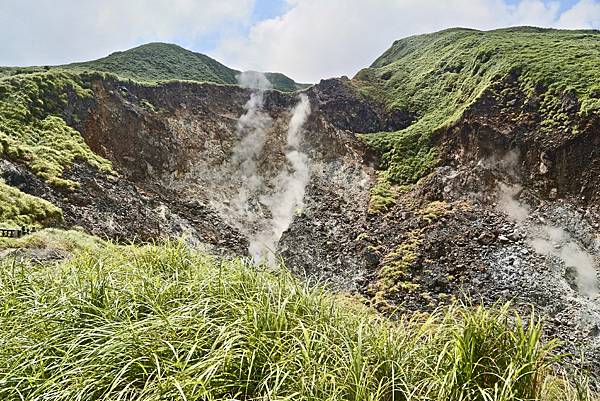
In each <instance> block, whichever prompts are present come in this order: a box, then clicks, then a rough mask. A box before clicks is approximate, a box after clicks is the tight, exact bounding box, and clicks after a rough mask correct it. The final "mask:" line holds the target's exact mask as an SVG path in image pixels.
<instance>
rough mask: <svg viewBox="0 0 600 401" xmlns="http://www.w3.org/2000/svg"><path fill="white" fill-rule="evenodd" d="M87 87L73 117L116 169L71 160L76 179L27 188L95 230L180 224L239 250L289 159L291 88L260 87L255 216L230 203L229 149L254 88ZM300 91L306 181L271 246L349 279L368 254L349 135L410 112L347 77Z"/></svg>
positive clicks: (294, 98) (170, 230)
mask: <svg viewBox="0 0 600 401" xmlns="http://www.w3.org/2000/svg"><path fill="white" fill-rule="evenodd" d="M92 88H93V92H94V102H93V104H91V105H90V104H85V105H84V104H80V105H74V106H73V110H76V111H78V113H79V114H80V115H81V116H80V118H79V119H78V120H77V121H80V122H78V123H77V124H74V126H75V127H76V128H77V129H79V130H80V132H81V133H82V135H83V137H84V138H85V140H86V142H87V143H88V144H89V146H90V147H91V148H92V150H94V151H95V152H96V153H98V154H100V155H102V156H103V157H106V158H107V159H109V160H111V161H112V163H113V166H114V169H115V171H116V172H117V174H118V177H109V176H106V175H104V174H101V173H99V172H95V171H94V170H93V169H91V168H89V167H86V166H85V165H81V164H76V165H75V166H74V168H73V169H71V170H70V171H68V172H67V173H66V176H68V178H70V179H72V180H74V181H76V182H79V183H80V184H81V187H80V188H79V189H76V190H74V191H72V192H69V191H65V192H64V193H63V194H62V195H58V194H56V190H52V189H50V188H46V187H45V184H44V183H42V182H39V180H38V181H36V184H35V185H33V186H32V187H31V188H28V191H29V192H31V193H34V194H38V195H40V196H42V197H45V198H47V199H49V200H51V201H53V202H54V203H56V204H57V205H59V206H61V207H62V208H63V210H65V218H66V224H67V225H80V226H84V227H85V228H86V229H88V230H89V231H91V232H92V233H94V234H98V235H101V236H108V237H111V238H123V239H124V238H139V239H141V240H145V239H150V238H158V237H168V236H179V235H185V236H186V237H187V238H188V239H189V240H191V241H195V242H202V243H207V244H211V245H213V246H215V247H216V248H220V249H223V250H226V251H231V252H234V253H236V254H246V252H247V248H248V242H249V240H250V239H251V238H252V237H253V236H255V235H257V234H260V231H261V229H262V227H261V226H260V225H259V224H258V223H257V222H258V221H261V220H264V219H268V218H269V214H270V211H269V208H268V207H267V206H266V205H265V200H264V198H266V197H268V196H269V195H270V194H271V193H272V192H273V191H274V187H275V183H276V181H277V177H278V175H280V174H281V172H282V171H286V170H287V169H288V164H287V161H286V151H288V148H287V144H286V134H287V129H288V127H289V124H290V117H291V110H292V109H293V107H294V106H295V105H296V104H297V103H298V101H299V98H298V95H297V94H284V93H281V92H277V91H266V92H264V93H263V94H262V96H263V98H264V99H263V105H262V109H261V111H262V113H264V114H265V115H266V117H267V118H268V124H267V125H266V128H265V142H264V146H263V148H262V151H261V152H260V156H259V157H258V158H257V159H256V160H255V162H256V163H255V164H256V168H257V174H258V175H260V178H261V182H262V184H261V185H262V186H261V191H262V192H261V193H256V194H253V198H252V199H251V201H250V202H249V209H250V211H249V213H250V214H252V216H249V215H244V218H241V216H240V214H239V213H236V210H235V207H234V205H233V203H234V200H235V198H236V196H238V193H239V191H240V187H241V186H242V184H243V183H242V181H243V177H242V175H241V174H240V171H239V170H240V166H239V165H236V164H235V163H232V155H233V153H234V149H235V148H236V146H239V144H240V140H241V138H240V133H239V132H238V131H239V129H238V120H239V118H240V116H241V115H243V114H244V113H245V112H246V109H245V108H244V106H245V104H246V102H248V100H249V99H250V97H251V96H252V93H253V91H252V90H249V89H243V88H240V87H237V86H220V85H199V84H192V83H169V84H164V85H160V86H157V87H143V86H137V85H133V84H131V85H125V84H123V83H119V82H113V81H111V80H97V81H94V82H93V84H92ZM342 88H343V90H341V89H342ZM305 95H306V96H307V97H308V101H309V103H310V109H311V112H310V114H309V115H308V118H307V120H306V122H305V123H304V124H303V140H302V141H301V143H300V145H299V151H301V152H303V153H304V154H306V156H307V157H308V159H309V166H310V181H309V183H308V185H307V188H306V194H305V196H304V202H303V203H304V205H303V207H302V208H301V209H300V210H297V211H296V213H295V216H294V219H293V222H292V224H291V226H290V227H289V229H288V230H287V231H285V232H284V234H283V238H282V239H281V243H280V249H279V251H281V253H282V254H283V255H284V258H285V260H286V262H287V263H288V265H289V267H290V268H291V269H293V270H294V271H297V272H299V273H301V272H308V273H311V274H315V275H317V276H324V277H325V278H326V279H329V280H330V281H332V282H333V283H335V285H336V286H338V287H340V288H345V289H354V290H358V289H359V287H360V286H361V285H362V284H364V283H363V281H364V277H365V275H366V272H367V270H368V267H369V264H372V260H371V259H368V258H365V257H364V255H362V254H361V253H360V252H354V251H353V250H354V249H355V248H356V244H355V243H354V242H353V241H354V239H355V238H356V237H357V236H358V235H359V234H360V233H361V232H362V231H363V229H362V226H364V225H365V224H366V220H367V209H368V207H367V206H368V202H369V189H370V187H371V185H372V183H373V179H374V171H373V165H374V163H375V158H374V156H373V155H372V154H371V153H370V152H369V151H368V150H367V149H366V148H365V147H364V145H363V144H362V143H361V142H360V141H358V140H357V138H356V135H355V134H356V132H361V131H363V130H364V131H379V130H382V129H394V128H398V127H401V126H404V125H406V124H408V122H407V121H408V119H409V118H408V117H406V116H400V117H399V116H397V115H386V114H385V113H384V112H383V108H382V107H379V106H376V105H373V104H370V103H368V102H367V101H366V100H365V99H362V98H361V97H360V96H358V95H356V94H355V92H353V89H352V88H351V86H350V85H349V84H348V82H346V81H339V82H337V81H336V82H329V81H324V82H323V83H322V84H320V85H317V86H315V87H313V88H311V89H309V90H307V91H305ZM29 178H31V179H32V180H33V181H35V179H34V177H29ZM29 178H28V179H27V180H26V181H29V182H32V181H31V180H29ZM61 196H62V198H61ZM63 198H64V199H63ZM253 216H254V217H253ZM361 280H363V281H361Z"/></svg>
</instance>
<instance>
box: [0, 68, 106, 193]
mask: <svg viewBox="0 0 600 401" xmlns="http://www.w3.org/2000/svg"><path fill="white" fill-rule="evenodd" d="M70 96H77V97H80V98H86V97H91V96H92V94H91V91H90V90H89V89H88V88H86V87H85V85H84V83H83V82H82V80H81V78H80V77H79V76H78V75H76V74H72V73H67V72H62V71H53V70H51V71H47V72H38V73H32V74H19V75H14V76H6V77H4V78H0V157H4V158H8V159H11V160H15V161H18V162H20V163H24V164H25V165H27V166H28V167H29V168H30V169H31V171H33V172H34V173H36V174H37V175H39V176H40V177H42V178H44V179H45V180H46V181H48V182H49V183H51V184H54V185H59V186H74V185H75V183H74V182H71V181H68V180H65V179H63V178H62V173H63V170H64V169H65V168H66V167H69V166H70V165H71V164H72V163H73V161H74V160H75V159H79V160H85V161H87V162H88V163H89V164H90V165H92V166H95V167H97V168H98V169H101V170H103V171H107V172H108V171H110V169H111V165H110V162H109V161H108V160H105V159H103V158H101V157H100V156H98V155H96V154H95V153H94V152H92V151H91V149H90V148H89V147H88V146H87V144H86V143H85V141H84V140H83V138H82V137H81V134H80V133H79V132H77V131H76V130H74V129H73V128H71V127H69V126H68V125H67V124H66V123H65V121H64V119H63V118H62V115H63V113H64V110H65V109H67V106H68V104H69V102H70V99H69V97H70Z"/></svg>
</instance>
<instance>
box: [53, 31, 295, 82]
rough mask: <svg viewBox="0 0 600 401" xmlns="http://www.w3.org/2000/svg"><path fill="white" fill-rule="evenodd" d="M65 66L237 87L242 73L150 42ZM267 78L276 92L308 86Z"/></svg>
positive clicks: (146, 78)
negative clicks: (237, 79) (237, 78)
mask: <svg viewBox="0 0 600 401" xmlns="http://www.w3.org/2000/svg"><path fill="white" fill-rule="evenodd" d="M63 67H64V68H68V69H75V70H92V71H102V72H108V73H113V74H116V75H118V76H120V77H122V78H130V79H133V80H136V81H143V82H156V81H168V80H189V81H199V82H213V83H218V84H232V85H234V84H236V83H237V81H236V78H235V76H236V75H237V74H238V73H239V71H237V70H234V69H231V68H229V67H227V66H225V65H223V64H221V63H219V62H218V61H216V60H214V59H212V58H210V57H208V56H206V55H204V54H201V53H195V52H192V51H189V50H186V49H184V48H182V47H180V46H177V45H174V44H168V43H148V44H145V45H142V46H138V47H135V48H133V49H129V50H126V51H122V52H115V53H112V54H111V55H109V56H107V57H104V58H101V59H98V60H94V61H87V62H82V63H74V64H69V65H66V66H63ZM266 75H267V78H268V79H269V80H270V81H271V83H272V84H273V87H274V88H275V89H277V90H281V91H284V92H291V91H295V90H298V89H302V88H304V87H305V85H302V84H296V83H295V82H294V81H293V80H292V79H291V78H289V77H287V76H285V75H283V74H278V73H277V74H276V73H267V74H266Z"/></svg>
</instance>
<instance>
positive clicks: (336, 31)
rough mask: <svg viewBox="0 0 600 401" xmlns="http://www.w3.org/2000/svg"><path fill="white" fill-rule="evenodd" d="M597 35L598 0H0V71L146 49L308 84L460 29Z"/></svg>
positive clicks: (352, 71) (350, 71) (350, 72)
mask: <svg viewBox="0 0 600 401" xmlns="http://www.w3.org/2000/svg"><path fill="white" fill-rule="evenodd" d="M517 25H533V26H542V27H555V28H568V29H574V28H586V29H590V28H595V29H598V28H600V0H562V1H552V0H126V1H124V0H85V1H82V0H2V9H1V10H0V35H2V37H3V38H4V40H2V41H0V65H52V64H62V63H67V62H73V61H81V60H90V59H94V58H99V57H102V56H105V55H107V54H109V53H111V52H114V51H117V50H125V49H128V48H131V47H133V46H136V45H139V44H142V43H146V42H149V41H162V42H171V43H177V44H179V45H181V46H183V47H186V48H188V49H191V50H195V51H199V52H202V53H206V54H208V55H210V56H211V57H214V58H216V59H217V60H218V61H220V62H223V63H224V64H227V65H229V66H231V67H234V68H237V69H242V70H243V69H254V70H262V71H278V72H283V73H285V74H287V75H289V76H291V77H292V78H294V79H296V80H298V81H303V82H315V81H318V80H319V79H321V78H327V77H331V76H340V75H349V76H351V75H354V74H355V73H356V72H357V71H358V70H359V69H360V68H363V67H365V66H368V65H369V64H370V63H371V62H372V61H373V60H374V59H375V58H376V57H377V56H378V55H380V54H381V53H382V52H383V51H385V49H387V48H388V47H389V46H390V45H391V43H392V42H393V41H394V40H396V39H399V38H402V37H406V36H410V35H415V34H421V33H426V32H433V31H437V30H440V29H444V28H449V27H455V26H462V27H470V28H476V29H495V28H501V27H507V26H517Z"/></svg>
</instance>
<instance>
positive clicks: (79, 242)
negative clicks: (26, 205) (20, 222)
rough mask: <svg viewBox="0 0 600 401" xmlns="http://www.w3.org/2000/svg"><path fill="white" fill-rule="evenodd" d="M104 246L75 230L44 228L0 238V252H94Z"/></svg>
mask: <svg viewBox="0 0 600 401" xmlns="http://www.w3.org/2000/svg"><path fill="white" fill-rule="evenodd" d="M104 246H106V242H105V241H103V240H101V239H100V238H98V237H94V236H91V235H89V234H86V233H85V232H84V231H80V230H77V229H71V230H61V229H57V228H45V229H43V230H39V231H35V232H33V233H31V234H28V235H25V236H23V237H19V238H0V250H6V249H45V248H48V249H60V250H64V251H67V252H75V251H84V250H86V251H95V250H99V249H100V248H101V247H104Z"/></svg>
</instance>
